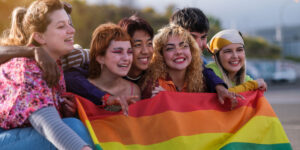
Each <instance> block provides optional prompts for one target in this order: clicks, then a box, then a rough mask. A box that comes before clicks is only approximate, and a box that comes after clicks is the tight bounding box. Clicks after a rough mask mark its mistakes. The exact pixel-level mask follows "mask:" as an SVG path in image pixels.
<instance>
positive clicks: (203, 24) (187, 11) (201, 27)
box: [169, 7, 209, 33]
mask: <svg viewBox="0 0 300 150" xmlns="http://www.w3.org/2000/svg"><path fill="white" fill-rule="evenodd" d="M169 22H170V23H171V24H176V25H179V26H181V27H183V28H185V29H187V30H189V31H190V32H199V33H203V32H208V30H209V22H208V19H207V17H206V16H205V14H204V13H203V12H202V11H201V10H200V9H198V8H192V7H189V8H183V9H181V10H178V11H177V12H175V13H174V14H173V15H172V17H171V18H170V21H169Z"/></svg>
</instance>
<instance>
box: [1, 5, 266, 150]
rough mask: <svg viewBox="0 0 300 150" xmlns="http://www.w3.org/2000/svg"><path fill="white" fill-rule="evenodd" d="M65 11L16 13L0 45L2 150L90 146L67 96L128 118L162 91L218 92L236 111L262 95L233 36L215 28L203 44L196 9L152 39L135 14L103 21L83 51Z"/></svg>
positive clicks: (205, 25)
mask: <svg viewBox="0 0 300 150" xmlns="http://www.w3.org/2000/svg"><path fill="white" fill-rule="evenodd" d="M71 11H72V8H71V6H70V5H69V4H68V3H63V2H61V1H59V0H37V1H34V2H33V3H32V4H31V5H30V6H29V7H28V8H16V9H15V10H14V11H13V13H12V24H11V27H10V29H9V30H7V31H6V32H5V33H4V34H3V36H2V38H1V40H0V45H1V46H0V56H1V60H0V63H1V65H0V70H1V72H0V141H1V142H0V148H1V149H34V148H36V149H55V148H58V149H92V148H93V144H92V141H91V138H90V136H89V134H88V132H87V130H86V129H85V127H84V126H83V124H82V123H81V122H80V121H79V120H78V119H76V109H77V107H76V103H75V100H74V97H73V96H72V95H70V94H66V91H68V92H72V93H75V94H77V95H80V96H82V97H84V98H86V99H88V100H90V101H91V102H93V103H94V104H96V105H100V106H101V108H103V109H106V110H108V111H122V112H123V113H124V115H128V106H129V105H130V104H132V103H135V102H136V101H139V100H143V99H147V98H151V97H153V96H155V95H157V94H159V92H162V91H172V92H196V93H198V92H210V93H217V95H218V100H219V102H220V103H221V104H224V102H225V101H226V100H228V101H229V102H230V103H231V106H232V109H233V108H234V107H235V106H236V105H237V104H238V101H237V98H243V97H242V96H241V95H239V94H238V93H240V92H245V91H250V90H256V89H260V90H266V88H267V85H266V83H265V82H264V81H263V79H257V80H253V79H252V78H251V77H249V76H247V75H246V60H245V49H244V41H243V37H242V35H241V33H240V32H239V31H237V30H234V29H228V30H223V31H220V32H219V33H217V34H216V35H215V36H214V37H213V38H212V39H211V40H210V42H209V43H208V44H207V33H208V30H209V22H208V19H207V18H206V16H205V15H204V14H203V12H202V11H201V10H200V9H198V8H184V9H181V10H178V11H176V12H175V13H174V14H173V15H172V17H171V18H170V22H169V24H168V25H166V26H165V27H162V28H161V29H160V30H158V32H157V34H156V35H154V31H153V29H152V27H151V25H150V24H149V23H148V22H147V21H146V20H144V19H143V18H141V17H139V16H137V15H133V16H131V17H128V18H123V19H121V20H120V21H119V23H118V24H113V23H105V24H101V25H99V26H98V27H97V28H96V29H95V30H94V32H93V34H92V40H91V44H90V49H89V50H86V49H82V48H80V47H76V48H74V47H73V45H74V34H75V29H74V28H73V25H72V21H71V18H70V13H71ZM203 50H208V51H209V52H211V54H212V55H213V58H214V62H212V63H209V64H207V63H206V61H205V60H204V58H203V57H202V51H203ZM25 137H26V138H25Z"/></svg>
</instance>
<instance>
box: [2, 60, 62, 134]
mask: <svg viewBox="0 0 300 150" xmlns="http://www.w3.org/2000/svg"><path fill="white" fill-rule="evenodd" d="M60 70H61V74H60V75H61V76H60V81H59V84H57V85H56V86H54V87H53V88H49V87H48V86H47V83H46V81H44V80H43V79H42V75H43V72H42V71H41V69H40V68H39V66H38V65H37V63H36V61H34V60H33V59H29V58H14V59H11V60H10V61H8V62H6V63H5V64H2V65H0V127H1V128H4V129H10V128H16V127H24V126H28V125H29V121H28V117H29V116H30V115H31V113H33V112H35V111H37V110H39V109H41V108H43V107H47V106H55V107H56V108H57V109H58V110H60V108H59V102H61V100H62V98H61V97H60V95H61V94H62V93H64V92H65V91H66V88H65V81H64V78H63V72H62V69H61V67H60Z"/></svg>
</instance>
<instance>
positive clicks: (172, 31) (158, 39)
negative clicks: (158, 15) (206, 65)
mask: <svg viewBox="0 0 300 150" xmlns="http://www.w3.org/2000/svg"><path fill="white" fill-rule="evenodd" d="M171 36H179V37H180V38H181V39H182V40H183V41H184V42H186V43H188V44H189V47H190V51H191V54H192V61H191V63H190V65H189V66H188V67H187V71H186V74H185V82H186V83H187V92H203V91H205V86H204V76H203V74H202V70H203V66H202V65H203V61H202V59H201V55H202V52H201V50H200V48H199V46H198V44H197V43H196V41H195V40H194V38H193V37H192V36H191V34H190V33H189V31H187V30H185V29H183V28H182V27H180V26H178V25H168V26H166V27H163V28H162V29H160V30H159V31H158V33H157V34H156V35H155V37H154V40H153V48H154V53H153V58H152V60H151V62H150V65H149V69H148V71H147V73H146V76H145V78H144V83H143V84H142V89H144V88H146V85H147V84H148V83H149V81H151V83H152V87H153V88H154V87H155V84H156V81H157V80H158V79H159V78H166V75H167V64H166V62H165V60H164V57H163V48H165V46H166V44H167V42H168V40H169V37H171Z"/></svg>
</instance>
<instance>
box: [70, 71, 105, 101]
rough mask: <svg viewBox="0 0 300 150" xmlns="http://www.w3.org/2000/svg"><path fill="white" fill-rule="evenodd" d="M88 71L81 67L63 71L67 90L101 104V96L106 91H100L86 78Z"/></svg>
mask: <svg viewBox="0 0 300 150" xmlns="http://www.w3.org/2000/svg"><path fill="white" fill-rule="evenodd" d="M87 74H88V71H87V70H84V69H83V68H73V69H71V70H69V71H67V72H64V77H65V81H66V88H67V91H68V92H72V93H75V94H78V95H80V96H82V97H84V98H86V99H88V100H90V101H92V102H93V103H94V104H96V105H102V101H101V99H102V97H103V96H104V95H105V94H106V92H104V91H101V90H100V89H98V88H97V87H96V86H94V85H93V84H92V83H90V82H89V81H88V79H87Z"/></svg>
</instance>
